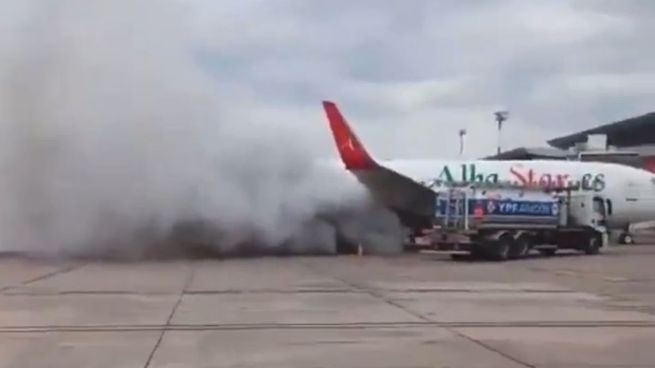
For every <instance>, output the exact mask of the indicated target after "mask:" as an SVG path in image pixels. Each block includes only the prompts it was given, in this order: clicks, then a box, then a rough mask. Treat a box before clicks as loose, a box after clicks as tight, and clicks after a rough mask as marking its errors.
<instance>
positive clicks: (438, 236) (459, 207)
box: [428, 183, 608, 261]
mask: <svg viewBox="0 0 655 368" xmlns="http://www.w3.org/2000/svg"><path fill="white" fill-rule="evenodd" d="M574 189H575V187H566V188H555V187H524V186H517V185H512V184H487V183H464V184H460V185H457V184H454V185H453V184H451V185H450V186H448V187H445V188H443V189H441V190H439V191H437V195H436V204H435V211H436V213H435V223H434V225H435V226H434V228H433V231H432V232H431V233H430V234H428V237H429V240H428V241H429V243H430V248H432V249H435V250H439V251H454V252H462V251H464V252H468V253H470V254H471V255H472V256H474V257H481V258H485V259H493V260H499V261H502V260H506V259H517V258H522V257H524V256H526V255H527V254H528V253H529V252H530V251H531V250H532V249H536V250H538V251H539V252H541V253H542V254H544V255H553V254H555V252H556V251H557V250H558V249H575V250H579V251H582V252H584V253H586V254H597V253H599V252H600V249H601V248H602V247H604V246H606V245H607V241H608V237H607V229H606V226H605V219H606V216H607V213H606V208H605V203H606V202H605V201H604V198H602V197H601V196H599V195H597V194H592V193H584V192H580V191H574Z"/></svg>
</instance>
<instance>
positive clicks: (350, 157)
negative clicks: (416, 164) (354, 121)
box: [323, 101, 435, 226]
mask: <svg viewBox="0 0 655 368" xmlns="http://www.w3.org/2000/svg"><path fill="white" fill-rule="evenodd" d="M323 108H324V110H325V114H326V115H327V119H328V121H329V123H330V130H331V131H332V135H333V137H334V141H335V144H336V146H337V150H338V151H339V156H340V157H341V161H342V162H343V164H344V165H345V168H346V169H347V170H348V171H350V172H351V173H352V174H353V175H355V177H357V179H358V180H359V181H360V182H361V183H362V184H363V185H364V186H365V187H367V188H368V190H369V191H370V192H371V194H372V195H373V198H375V200H376V201H378V202H379V203H381V204H382V205H384V206H386V207H389V208H390V209H391V210H393V211H394V212H396V213H397V214H398V215H399V217H400V220H401V221H402V222H403V223H404V224H406V225H408V226H412V225H415V224H416V223H417V222H420V223H423V224H424V223H425V221H431V219H432V217H433V216H434V210H435V208H434V206H435V192H434V191H433V190H431V189H430V188H427V187H425V186H424V185H422V184H420V183H417V182H416V181H414V180H412V179H411V178H409V177H407V176H404V175H402V174H399V173H398V172H396V171H394V170H391V169H389V168H387V167H384V166H382V165H380V164H379V163H378V162H376V161H375V160H374V159H373V158H372V157H371V155H369V153H368V152H367V151H366V149H365V148H364V146H363V145H362V143H361V141H360V140H359V138H357V135H356V134H355V133H354V131H353V130H352V129H351V128H350V125H349V124H348V123H347V122H346V119H344V117H343V115H342V114H341V112H340V111H339V109H338V108H337V105H336V104H335V103H334V102H330V101H323Z"/></svg>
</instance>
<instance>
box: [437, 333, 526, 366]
mask: <svg viewBox="0 0 655 368" xmlns="http://www.w3.org/2000/svg"><path fill="white" fill-rule="evenodd" d="M446 330H448V331H450V332H451V333H453V334H455V335H457V336H459V337H461V338H463V339H466V340H467V341H470V342H472V343H474V344H476V345H478V346H480V347H482V348H484V349H486V350H488V351H491V352H493V353H496V354H498V355H500V356H502V357H503V358H505V359H508V360H511V361H512V362H514V363H516V364H520V365H522V366H524V367H528V368H537V366H536V365H534V364H530V363H528V362H524V361H522V360H520V359H518V358H516V357H513V356H512V355H510V354H508V353H505V352H504V351H502V350H500V349H497V348H495V347H493V346H491V345H489V344H485V343H484V342H482V341H480V340H478V339H475V338H473V337H470V336H468V335H466V334H465V333H462V332H459V331H457V330H455V329H453V328H446Z"/></svg>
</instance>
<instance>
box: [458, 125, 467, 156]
mask: <svg viewBox="0 0 655 368" xmlns="http://www.w3.org/2000/svg"><path fill="white" fill-rule="evenodd" d="M465 135H466V129H460V130H459V155H460V156H461V155H462V154H464V136H465Z"/></svg>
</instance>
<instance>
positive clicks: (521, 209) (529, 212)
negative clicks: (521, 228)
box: [471, 199, 559, 217]
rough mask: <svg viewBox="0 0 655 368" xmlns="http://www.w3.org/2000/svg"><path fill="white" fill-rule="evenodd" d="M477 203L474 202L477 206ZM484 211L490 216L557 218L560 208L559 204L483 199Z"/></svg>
mask: <svg viewBox="0 0 655 368" xmlns="http://www.w3.org/2000/svg"><path fill="white" fill-rule="evenodd" d="M475 202H476V201H473V203H471V204H473V205H475ZM480 202H481V205H482V208H483V211H484V213H485V214H488V215H511V216H549V217H550V216H557V214H558V211H559V206H558V203H557V202H539V201H513V200H507V199H505V200H492V199H483V200H481V201H480Z"/></svg>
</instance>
